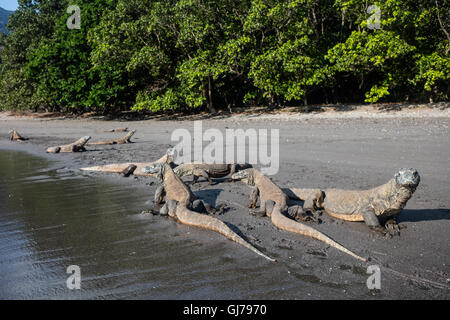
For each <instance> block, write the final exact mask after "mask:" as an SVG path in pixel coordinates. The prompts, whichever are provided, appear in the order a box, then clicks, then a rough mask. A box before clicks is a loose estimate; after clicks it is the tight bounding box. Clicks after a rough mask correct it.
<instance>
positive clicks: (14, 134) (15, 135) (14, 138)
mask: <svg viewBox="0 0 450 320" xmlns="http://www.w3.org/2000/svg"><path fill="white" fill-rule="evenodd" d="M9 134H10V135H11V138H10V140H11V141H25V140H28V138H25V137H22V136H21V135H20V134H19V133H18V132H17V131H16V130H14V129H13V130H11V131H9Z"/></svg>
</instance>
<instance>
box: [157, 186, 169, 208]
mask: <svg viewBox="0 0 450 320" xmlns="http://www.w3.org/2000/svg"><path fill="white" fill-rule="evenodd" d="M165 195H166V190H165V189H164V186H159V187H158V188H157V189H156V191H155V200H154V201H155V203H156V204H161V203H162V202H163V201H164V196H165Z"/></svg>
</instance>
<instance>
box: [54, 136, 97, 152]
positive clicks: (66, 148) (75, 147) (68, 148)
mask: <svg viewBox="0 0 450 320" xmlns="http://www.w3.org/2000/svg"><path fill="white" fill-rule="evenodd" d="M89 139H91V137H90V136H84V137H81V138H80V139H78V140H77V141H75V142H74V143H70V144H66V145H63V146H57V147H50V148H47V152H49V153H59V152H81V151H86V149H85V148H84V146H85V144H86V143H87V142H88V141H89Z"/></svg>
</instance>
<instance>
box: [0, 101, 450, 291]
mask: <svg viewBox="0 0 450 320" xmlns="http://www.w3.org/2000/svg"><path fill="white" fill-rule="evenodd" d="M347 112H348V113H347ZM347 112H346V113H345V114H346V115H347V114H350V113H351V112H355V111H347ZM357 112H360V113H361V112H362V111H361V110H360V111H357ZM399 112H400V113H401V112H402V111H399ZM449 112H450V110H449V109H445V110H434V111H428V109H427V110H426V112H425V111H421V112H418V113H417V114H416V115H415V116H406V115H405V114H406V112H403V114H402V115H401V116H398V115H397V116H395V114H393V113H389V114H386V115H389V117H387V116H386V117H381V118H380V117H379V116H374V117H372V116H366V117H364V116H363V117H360V116H359V115H358V116H356V114H357V113H354V114H353V116H352V117H350V116H347V117H340V116H336V115H335V114H332V113H330V115H329V116H330V117H328V118H324V116H323V115H322V117H320V116H321V115H320V114H312V115H309V116H303V114H302V115H301V117H300V118H301V119H300V118H299V117H297V116H292V115H290V116H289V117H286V116H284V115H279V116H274V115H270V117H269V116H268V115H266V116H254V115H253V116H250V115H246V116H244V115H241V116H234V117H230V118H225V119H222V118H219V119H204V120H203V126H204V129H207V128H218V129H219V130H221V131H224V130H225V129H226V128H244V129H246V128H267V127H270V128H272V127H274V128H279V130H280V170H279V173H278V174H277V175H274V176H273V180H274V182H275V183H277V184H278V185H279V186H280V187H283V188H285V187H319V188H334V187H338V188H347V189H366V188H370V187H375V186H377V185H380V184H382V183H385V182H387V181H388V180H389V179H391V178H392V176H393V174H394V173H395V172H396V170H398V168H400V167H415V168H417V169H418V170H419V173H420V174H421V176H422V182H421V184H420V185H419V188H418V190H417V191H416V193H415V194H414V195H413V197H412V199H411V200H410V201H409V202H408V204H407V206H406V208H405V210H404V212H403V213H402V215H401V221H402V223H404V224H405V225H406V226H407V229H405V231H402V234H401V236H400V237H395V238H393V239H380V238H378V237H377V236H375V235H374V234H372V233H371V232H370V231H369V230H368V228H367V227H366V226H365V225H364V224H363V223H352V222H343V221H338V220H335V219H332V218H330V217H329V216H327V215H326V214H325V213H324V214H323V215H322V216H321V219H322V220H323V223H321V224H319V225H315V224H311V223H308V225H310V226H312V227H314V228H316V229H317V230H320V231H322V232H324V233H325V234H327V235H329V236H331V237H332V238H333V239H335V240H336V241H338V242H339V243H341V244H342V245H344V246H345V247H347V248H348V249H350V250H352V251H353V252H357V253H358V254H360V255H363V256H370V257H372V258H375V260H373V261H374V262H375V261H376V262H377V263H379V264H380V265H381V267H382V268H381V269H382V277H383V278H382V290H381V291H380V292H371V291H369V290H368V289H367V287H366V284H365V281H366V280H367V277H368V275H367V274H366V267H367V266H368V265H370V263H368V264H364V263H360V262H358V261H355V259H353V258H351V257H348V256H346V255H344V254H342V253H340V252H339V251H337V250H334V249H333V248H329V247H327V246H326V245H324V244H323V243H321V242H319V241H316V240H313V239H310V238H307V237H303V236H300V235H295V234H290V233H287V232H284V231H280V230H277V229H276V228H275V227H274V226H273V225H272V224H271V223H270V221H269V220H268V219H264V218H256V217H254V216H251V215H249V214H248V209H247V208H246V205H247V204H248V199H249V198H248V197H249V195H250V189H249V188H248V186H246V185H244V184H242V183H225V182H221V183H219V184H217V185H212V186H209V185H208V184H207V183H206V182H204V181H203V179H200V182H199V183H198V184H196V185H194V186H193V187H192V190H193V192H194V193H195V194H196V195H197V196H198V197H199V198H201V199H204V200H206V201H207V202H209V203H210V204H212V205H217V204H219V203H225V204H227V205H228V206H230V207H231V209H230V210H229V211H228V212H226V213H225V214H224V215H221V216H218V218H219V219H221V220H223V221H226V222H228V223H230V224H232V225H234V226H235V227H236V228H238V229H239V231H240V232H241V233H242V234H243V235H244V236H245V237H247V239H248V240H249V241H250V242H251V243H252V244H253V245H255V246H257V247H258V248H262V250H263V252H264V253H266V254H268V255H270V256H274V257H276V258H277V260H278V261H280V262H279V263H278V265H277V266H271V265H268V264H266V262H265V261H262V260H263V259H261V260H259V259H258V258H257V257H254V256H253V255H252V253H251V252H247V250H246V249H245V248H240V247H239V246H237V245H235V244H233V243H231V242H230V241H229V240H227V239H222V238H221V237H220V236H214V235H210V233H208V232H207V231H199V230H198V229H196V228H188V230H190V231H189V234H190V235H188V237H191V236H193V237H194V238H195V237H196V234H201V235H204V234H206V235H207V236H208V237H212V239H213V240H212V241H219V242H220V245H221V248H222V247H225V248H226V250H228V251H229V253H228V254H227V256H229V257H232V258H231V259H232V263H231V264H228V265H227V266H228V268H237V269H239V268H243V266H244V265H245V264H248V263H254V264H255V267H257V268H259V267H261V268H263V269H264V270H266V274H264V275H260V276H261V277H263V278H264V279H266V280H265V281H269V280H268V279H269V278H270V277H271V275H272V276H273V274H277V272H281V271H280V270H284V271H282V272H281V273H280V275H278V276H277V279H279V281H286V282H282V283H285V285H286V284H287V283H292V284H298V286H296V289H295V290H294V289H292V290H287V291H286V292H285V293H283V294H280V297H282V298H287V299H298V298H302V297H303V298H305V297H307V293H310V292H311V289H314V290H313V297H314V298H316V299H322V298H326V299H327V298H328V299H330V298H332V299H335V298H339V299H354V298H356V299H379V298H383V299H399V298H400V299H431V298H437V299H449V298H450V293H449V290H448V289H442V288H438V287H437V286H436V285H433V283H437V284H441V285H442V286H444V287H447V288H448V287H449V286H450V285H449V283H450V280H448V279H450V268H449V266H448V257H449V256H450V246H449V240H450V239H449V235H448V230H449V228H450V209H449V208H450V198H449V194H450V187H449V186H448V177H450V168H449V166H448V155H449V154H450V146H449V144H448V138H449V137H450V113H449ZM397 113H398V112H397ZM427 113H428V114H432V115H431V116H430V115H429V116H426V115H425V114H427ZM331 114H332V115H333V117H331ZM341 114H342V113H339V115H341ZM378 114H379V113H378ZM438 114H439V115H438ZM383 115H385V114H383ZM308 117H310V118H308ZM381 119H382V120H381ZM284 120H287V121H284ZM302 120H307V121H302ZM0 127H1V128H2V130H1V132H0V149H4V148H8V149H10V150H21V151H27V152H31V153H33V154H35V155H38V156H43V157H45V158H47V159H50V160H52V161H55V166H58V167H63V168H65V169H67V170H73V171H74V172H77V174H81V175H89V176H93V177H102V178H106V179H107V180H108V181H111V182H113V183H120V184H122V185H123V186H124V188H126V187H127V186H130V185H133V186H134V187H137V188H146V189H147V190H148V195H149V196H148V197H149V199H151V198H152V195H153V194H154V191H155V190H156V187H157V183H156V180H155V179H153V178H147V177H130V178H122V177H120V176H119V175H115V174H107V173H95V172H92V173H89V172H84V171H80V170H78V169H79V168H81V167H88V166H92V165H101V164H107V163H117V162H129V161H153V160H156V159H158V158H160V157H161V156H162V155H163V154H164V152H165V150H166V149H167V148H168V147H169V146H170V145H173V142H172V141H171V140H170V138H171V132H172V131H173V130H174V129H177V128H186V129H187V130H189V131H190V132H191V131H192V129H193V124H192V122H191V121H189V120H182V121H181V120H177V121H175V120H171V121H161V120H154V119H153V120H152V119H149V120H136V121H123V120H94V119H64V120H61V119H41V118H39V119H38V118H35V119H29V118H27V117H20V118H18V117H9V116H5V114H4V113H2V114H0ZM120 127H128V128H129V129H137V132H136V134H135V136H134V137H133V138H132V140H133V141H134V142H135V143H132V144H125V145H109V146H88V147H87V149H88V151H87V152H82V153H73V154H47V153H45V149H46V148H47V147H49V146H54V145H59V144H65V143H70V142H73V141H75V140H76V139H78V138H79V137H81V136H83V135H86V134H88V135H91V136H92V139H91V141H97V140H104V139H112V138H116V137H121V136H122V135H123V133H106V132H103V131H104V130H106V129H113V128H120ZM12 128H14V129H16V130H18V131H19V133H20V134H22V135H23V136H25V137H27V138H30V140H28V141H25V142H11V141H8V135H7V132H8V130H9V129H12ZM219 181H221V180H220V179H219ZM183 230H184V229H183ZM200 249H201V248H199V250H200ZM218 258H220V257H218ZM227 259H228V258H227ZM383 268H384V270H385V272H383ZM389 269H392V270H395V272H397V273H400V274H401V275H403V276H401V275H399V274H395V272H390V271H389ZM275 270H277V271H275ZM247 272H249V271H247ZM404 275H407V276H406V277H405V276H404ZM249 276H252V275H251V273H250V274H249ZM412 276H415V277H418V278H423V280H424V281H423V282H421V281H420V280H418V281H414V279H413V278H411V277H412ZM427 281H428V282H427ZM305 284H308V285H307V286H306V287H305V288H304V289H301V287H302V286H304V285H305ZM285 285H284V286H285ZM332 288H334V289H332ZM295 293H296V294H295Z"/></svg>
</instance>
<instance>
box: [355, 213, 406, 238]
mask: <svg viewBox="0 0 450 320" xmlns="http://www.w3.org/2000/svg"><path fill="white" fill-rule="evenodd" d="M361 215H362V216H363V218H364V222H365V223H366V225H367V226H368V227H369V228H370V229H371V230H372V231H374V232H376V233H378V234H379V235H381V236H387V235H389V236H394V235H398V234H399V231H400V227H399V226H398V224H397V222H396V220H395V219H392V218H391V219H389V220H388V221H386V224H387V225H386V226H385V227H383V226H382V225H381V223H380V220H379V219H378V217H377V215H376V214H375V210H373V209H371V208H367V209H365V210H363V211H362V212H361Z"/></svg>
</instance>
